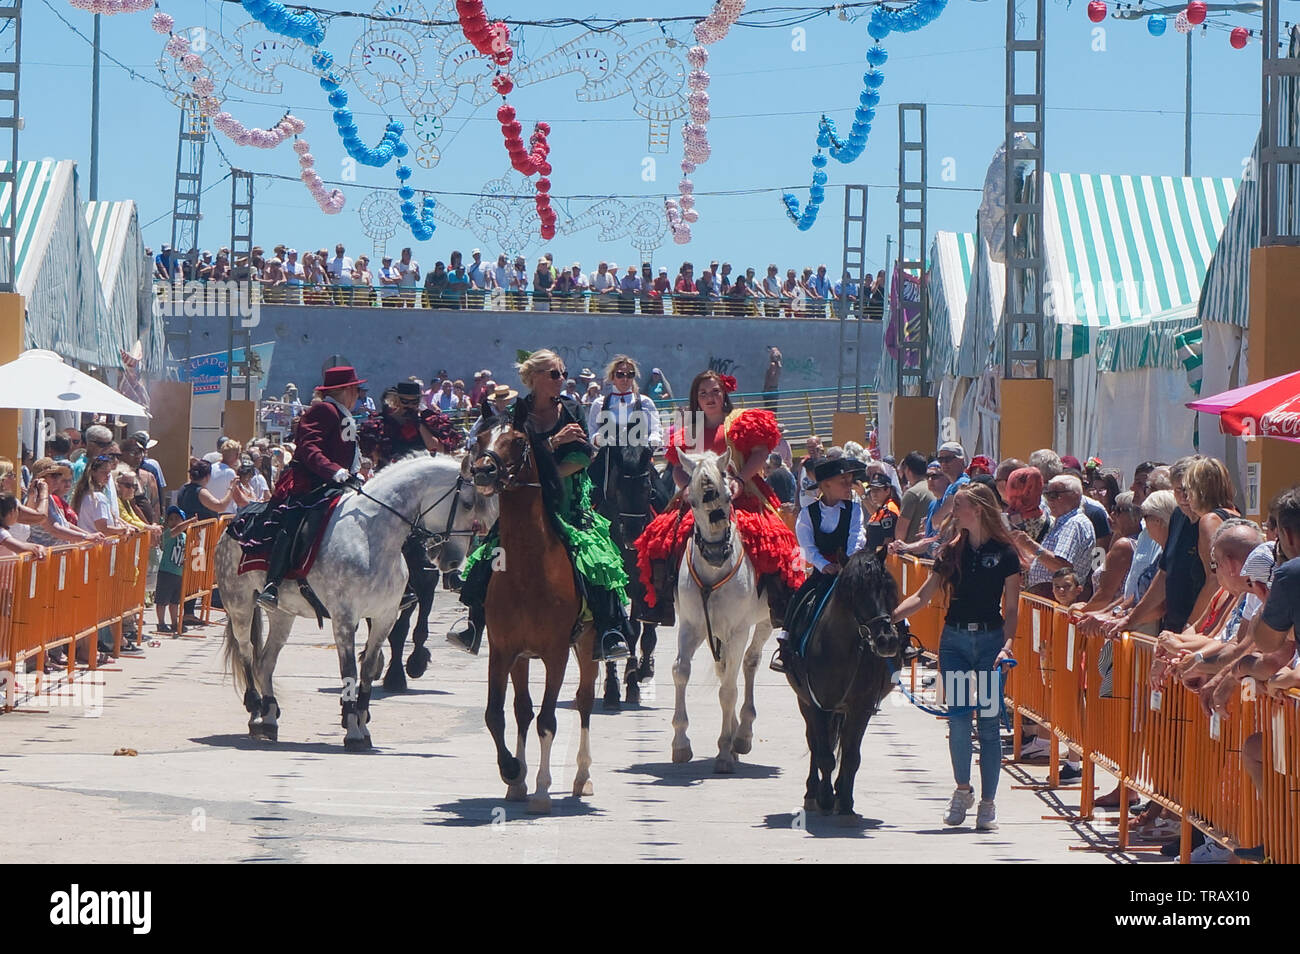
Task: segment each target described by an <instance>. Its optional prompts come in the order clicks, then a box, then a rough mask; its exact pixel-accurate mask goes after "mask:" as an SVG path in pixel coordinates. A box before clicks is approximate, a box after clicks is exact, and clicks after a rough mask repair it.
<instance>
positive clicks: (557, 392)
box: [447, 350, 631, 659]
mask: <svg viewBox="0 0 1300 954" xmlns="http://www.w3.org/2000/svg"><path fill="white" fill-rule="evenodd" d="M516 367H517V370H518V372H519V378H520V380H521V381H522V382H523V384H524V387H525V388H526V389H527V390H528V392H529V393H527V394H525V395H524V396H523V397H521V398H519V399H518V400H517V401H516V402H515V403H514V405H512V406H511V408H510V410H509V411H507V412H506V414H505V415H502V421H503V422H506V421H508V422H510V423H511V424H512V425H513V426H514V428H515V429H516V430H520V431H523V432H524V433H525V434H527V435H528V437H529V439H530V441H531V443H532V450H533V455H534V459H535V460H536V462H537V471H538V480H539V481H540V483H541V485H542V499H543V501H544V503H545V506H546V511H547V513H548V514H549V515H550V518H551V525H552V527H554V529H555V532H556V534H557V535H558V536H559V538H560V540H561V541H562V542H563V543H564V545H565V548H566V549H567V550H568V552H569V558H570V559H571V560H572V561H573V565H574V568H575V570H576V573H575V576H576V578H577V582H578V584H579V587H580V591H581V594H582V597H583V600H584V615H585V614H586V613H590V614H591V619H592V621H593V622H594V623H595V627H596V632H597V634H598V635H597V639H596V640H595V649H594V656H595V658H596V659H618V658H620V657H622V656H626V655H628V639H629V637H630V635H631V632H630V626H629V623H628V616H627V611H626V610H625V609H624V604H625V603H626V602H627V593H626V587H627V574H626V573H625V572H624V570H623V558H622V555H621V554H620V553H619V551H618V548H617V547H616V546H614V543H613V541H612V540H610V536H609V521H608V520H606V519H605V518H604V517H602V516H601V515H600V514H598V513H597V512H596V511H595V509H594V508H593V507H592V505H591V480H590V479H589V478H588V477H587V468H588V466H590V464H591V461H592V458H593V457H594V456H595V449H594V448H593V447H592V446H591V444H590V443H589V442H588V440H587V428H586V424H585V423H584V422H585V420H586V417H587V415H586V414H585V413H584V409H583V408H582V406H581V405H579V404H578V403H577V402H576V401H573V400H570V399H568V398H564V397H561V392H562V391H563V390H564V382H565V381H566V380H567V379H568V377H569V373H568V371H567V370H566V369H565V367H564V362H563V361H562V360H561V359H560V356H559V355H557V354H556V353H555V352H553V351H547V350H542V351H535V352H533V353H532V354H531V355H530V356H529V357H528V358H527V359H525V360H524V361H523V362H521V363H520V364H519V365H517V366H516ZM492 428H493V425H492V423H491V422H488V423H487V424H485V425H484V426H483V427H482V428H480V435H481V437H485V435H487V434H490V433H491V430H492ZM485 439H489V440H490V438H486V437H485ZM470 453H471V454H472V453H474V448H472V447H471V448H470ZM498 540H499V537H498V534H497V529H496V527H493V528H492V530H491V531H490V532H489V533H488V536H487V539H485V540H484V541H483V543H482V545H481V546H479V547H478V549H476V550H475V551H474V552H473V553H471V554H470V555H469V559H468V560H466V562H465V566H464V569H463V570H462V574H463V576H464V581H465V582H464V585H463V587H462V589H461V593H460V601H461V602H462V603H464V604H465V606H467V607H468V608H469V616H468V619H467V620H465V621H462V623H460V624H459V625H458V626H457V627H456V628H454V629H453V630H452V631H451V632H450V633H448V634H447V641H448V642H450V643H451V644H452V645H453V646H456V647H457V648H458V649H463V650H465V651H466V652H469V653H475V654H477V653H478V649H479V645H480V644H481V642H482V639H483V630H484V626H485V623H486V621H485V616H484V610H483V603H484V601H485V600H486V598H487V588H488V581H489V580H490V579H491V576H492V563H493V558H494V555H495V554H496V551H497V547H498V546H499V543H498ZM508 558H509V555H508V554H507V559H508Z"/></svg>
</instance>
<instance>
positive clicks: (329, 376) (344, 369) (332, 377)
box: [316, 365, 366, 391]
mask: <svg viewBox="0 0 1300 954" xmlns="http://www.w3.org/2000/svg"><path fill="white" fill-rule="evenodd" d="M365 383H366V379H365V378H358V377H357V369H356V368H350V367H348V366H347V365H340V366H339V367H337V368H330V369H329V370H327V371H326V372H325V383H324V384H322V385H321V386H320V387H318V388H317V389H316V390H318V391H337V390H338V389H340V388H350V387H354V386H359V385H362V384H365Z"/></svg>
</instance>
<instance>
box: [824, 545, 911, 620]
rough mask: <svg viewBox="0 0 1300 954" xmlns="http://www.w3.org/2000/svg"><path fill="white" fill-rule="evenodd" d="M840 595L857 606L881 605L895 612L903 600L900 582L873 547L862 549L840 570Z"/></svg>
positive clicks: (886, 609)
mask: <svg viewBox="0 0 1300 954" xmlns="http://www.w3.org/2000/svg"><path fill="white" fill-rule="evenodd" d="M836 590H837V593H838V595H839V596H842V597H844V598H846V599H848V600H849V601H850V603H851V604H852V605H854V606H864V607H865V606H879V607H881V608H882V609H884V610H885V611H886V612H892V611H893V609H894V607H896V606H897V605H898V603H899V596H898V583H897V582H896V581H895V580H894V577H893V576H892V575H891V574H890V572H889V571H888V570H886V569H885V564H884V562H883V561H881V560H880V559H879V558H877V556H876V554H875V553H873V552H871V551H869V550H865V549H863V550H859V551H858V552H857V553H855V554H853V556H851V557H849V561H848V562H847V563H846V564H844V569H842V570H840V582H839V585H838V586H837V587H836Z"/></svg>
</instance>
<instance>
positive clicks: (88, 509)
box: [77, 490, 113, 533]
mask: <svg viewBox="0 0 1300 954" xmlns="http://www.w3.org/2000/svg"><path fill="white" fill-rule="evenodd" d="M97 520H103V521H105V522H107V523H108V525H109V526H110V527H111V526H113V513H112V511H110V510H109V509H108V496H107V495H106V494H105V493H104V492H103V491H102V490H95V491H92V492H90V493H88V494H86V496H85V497H84V498H83V499H82V501H81V509H80V510H78V511H77V526H78V527H80V528H81V529H82V530H88V531H90V532H91V533H95V532H97V531H98V530H99V527H98V526H96V525H95V522H96V521H97Z"/></svg>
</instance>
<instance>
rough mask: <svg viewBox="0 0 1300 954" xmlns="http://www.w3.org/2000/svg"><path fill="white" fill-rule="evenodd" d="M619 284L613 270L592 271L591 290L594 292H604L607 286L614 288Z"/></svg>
mask: <svg viewBox="0 0 1300 954" xmlns="http://www.w3.org/2000/svg"><path fill="white" fill-rule="evenodd" d="M617 284H618V279H616V278H615V277H614V275H613V274H612V273H611V272H604V273H602V272H599V271H595V272H592V273H591V290H592V291H594V292H603V291H605V289H607V288H613V287H614V286H615V285H617Z"/></svg>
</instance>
